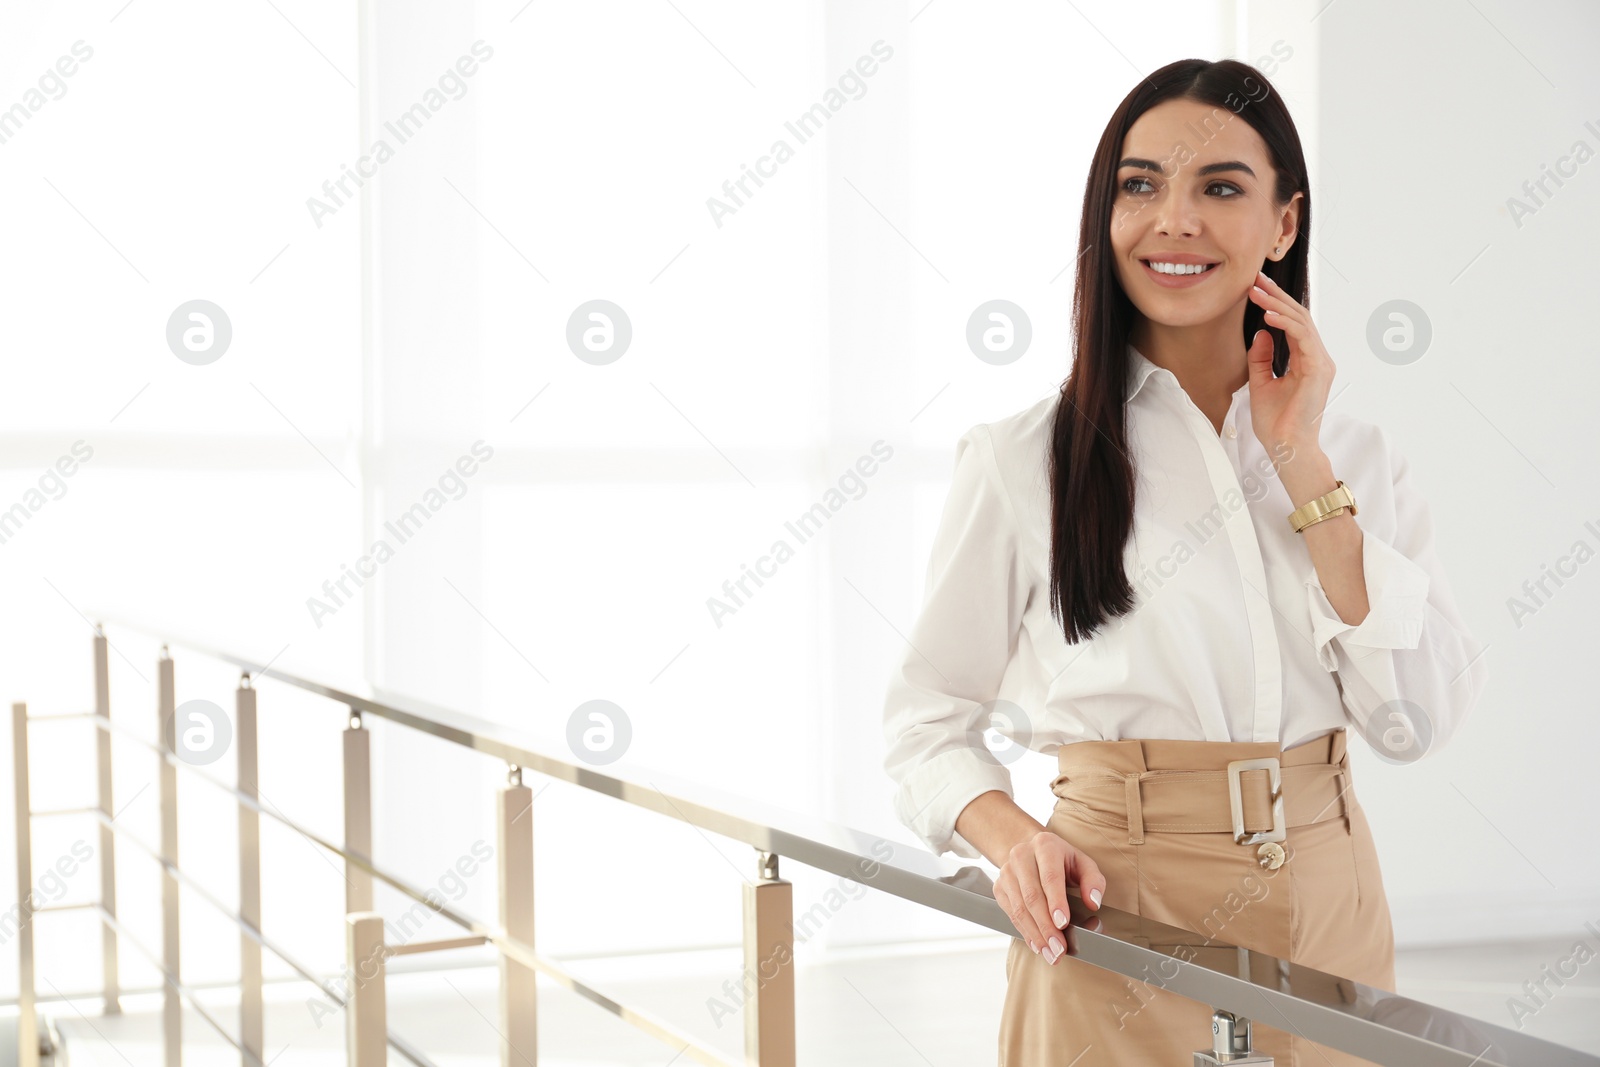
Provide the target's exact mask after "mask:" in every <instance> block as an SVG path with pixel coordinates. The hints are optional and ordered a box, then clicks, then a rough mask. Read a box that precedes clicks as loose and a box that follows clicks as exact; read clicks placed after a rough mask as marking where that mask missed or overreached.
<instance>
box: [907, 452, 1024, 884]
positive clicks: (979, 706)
mask: <svg viewBox="0 0 1600 1067" xmlns="http://www.w3.org/2000/svg"><path fill="white" fill-rule="evenodd" d="M1015 531H1016V516H1015V512H1014V511H1013V509H1012V505H1011V500H1010V497H1009V496H1008V495H1007V493H1006V490H1005V485H1004V482H1003V481H1002V479H1001V475H1000V470H999V467H998V465H997V463H996V458H995V451H994V442H993V440H992V439H991V437H990V434H989V430H988V428H987V427H986V426H984V425H982V424H980V425H978V426H974V427H972V428H971V429H969V430H968V431H967V432H966V433H965V434H963V435H962V436H961V438H960V439H959V440H958V441H957V443H956V456H955V474H954V477H953V480H952V483H951V486H950V491H949V495H948V496H947V497H946V498H945V505H944V512H943V515H942V516H941V518H940V520H939V527H938V530H937V532H936V533H935V535H934V539H933V546H932V551H931V553H930V557H929V561H928V569H927V579H926V592H925V596H924V600H923V605H922V610H921V612H920V613H919V614H918V616H917V618H916V620H915V622H914V623H913V625H912V627H911V632H910V634H909V637H908V639H907V641H906V647H905V651H904V654H903V657H902V659H901V661H900V662H899V664H898V665H897V667H896V668H895V670H894V672H893V674H892V676H891V678H890V681H889V686H888V693H887V697H886V700H885V703H884V720H883V725H884V735H885V738H886V739H887V742H888V751H887V754H886V757H885V759H884V769H885V770H886V771H887V772H888V773H889V776H890V777H891V778H893V779H894V781H895V782H896V783H897V785H898V788H897V790H896V792H895V797H894V807H895V814H896V815H897V816H898V817H899V819H900V821H901V822H902V823H903V824H904V825H905V826H906V827H908V828H909V829H910V830H911V831H912V832H913V833H915V834H916V835H917V836H918V837H919V838H921V839H922V841H923V842H924V843H926V844H927V846H928V847H929V848H930V849H932V850H933V852H934V853H935V854H936V855H937V854H940V853H943V852H954V853H955V854H956V855H958V856H963V857H966V858H969V859H979V858H982V853H980V852H979V851H978V850H977V848H975V847H974V846H973V845H972V844H971V843H970V842H969V841H967V840H966V839H965V838H964V837H962V836H961V835H960V834H958V833H956V830H955V822H956V817H957V816H958V815H960V814H961V811H962V809H964V808H965V807H966V806H967V805H968V804H969V803H970V802H971V801H972V800H973V799H974V798H976V797H978V796H980V795H982V794H983V793H986V792H989V791H990V790H999V791H1001V792H1003V793H1005V794H1006V795H1007V796H1013V795H1014V794H1013V793H1012V784H1011V772H1010V771H1009V770H1008V769H1007V768H1006V766H1005V765H1004V764H1002V763H1001V762H1000V761H999V760H997V759H996V758H995V757H994V755H993V754H992V753H991V752H990V751H989V749H988V747H987V746H986V745H985V744H984V743H983V732H984V730H985V729H987V728H988V725H989V723H988V721H987V717H986V716H985V715H984V713H983V705H984V704H986V703H987V702H989V701H992V700H994V699H995V697H996V695H997V693H998V691H999V687H1000V683H1001V679H1002V677H1003V676H1004V674H1005V669H1006V665H1007V662H1008V661H1009V659H1010V657H1011V654H1012V651H1013V649H1014V648H1015V644H1016V638H1017V634H1018V632H1019V630H1020V628H1021V625H1022V613H1023V609H1024V607H1025V606H1026V604H1027V598H1028V592H1029V589H1028V586H1029V582H1028V580H1027V579H1026V577H1025V568H1024V566H1023V563H1022V561H1021V559H1020V557H1019V553H1018V548H1017V538H1016V533H1015Z"/></svg>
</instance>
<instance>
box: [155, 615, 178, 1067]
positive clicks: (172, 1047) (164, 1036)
mask: <svg viewBox="0 0 1600 1067" xmlns="http://www.w3.org/2000/svg"><path fill="white" fill-rule="evenodd" d="M156 669H157V676H158V678H159V682H158V690H157V692H158V694H159V695H158V697H157V700H156V718H157V719H158V724H157V725H158V727H159V733H158V735H157V736H158V737H159V738H160V745H161V753H162V755H161V758H160V759H158V760H157V762H158V763H159V764H160V767H159V769H158V773H159V775H160V781H161V786H160V798H161V858H162V859H163V860H165V861H166V862H167V863H170V864H171V865H172V867H173V868H174V869H176V868H177V867H178V768H177V767H175V766H174V765H173V764H172V761H171V759H169V758H168V757H172V756H176V755H177V752H178V732H177V712H178V704H177V690H176V688H175V687H174V685H173V680H172V653H171V652H170V651H168V649H167V646H166V645H162V646H161V658H160V660H159V661H158V662H157V664H156ZM181 964H182V953H181V952H180V950H179V941H178V878H177V876H176V875H174V874H172V873H170V872H169V871H167V870H165V869H163V870H162V872H161V965H162V966H163V967H165V968H166V970H167V973H168V974H169V975H171V976H172V982H164V983H162V989H161V1043H162V1050H163V1054H164V1057H165V1059H164V1062H165V1063H166V1067H181V1064H182V1063H183V1001H182V1000H181V999H179V997H178V990H177V988H176V987H175V986H174V985H173V982H180V981H182V980H183V972H182V968H181Z"/></svg>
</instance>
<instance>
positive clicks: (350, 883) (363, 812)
mask: <svg viewBox="0 0 1600 1067" xmlns="http://www.w3.org/2000/svg"><path fill="white" fill-rule="evenodd" d="M371 741H372V734H371V732H369V731H367V730H363V729H362V728H361V713H360V712H359V711H357V710H355V709H354V708H351V709H350V721H349V724H348V725H347V726H346V727H345V730H344V847H345V850H346V851H354V852H359V853H361V855H363V856H366V857H367V858H369V859H370V858H372V744H371ZM344 881H345V891H344V901H345V904H344V910H345V912H346V914H348V913H350V912H356V911H371V910H372V874H371V872H369V871H367V870H365V869H363V868H361V867H359V866H357V865H356V864H354V863H351V862H350V861H349V860H345V861H344Z"/></svg>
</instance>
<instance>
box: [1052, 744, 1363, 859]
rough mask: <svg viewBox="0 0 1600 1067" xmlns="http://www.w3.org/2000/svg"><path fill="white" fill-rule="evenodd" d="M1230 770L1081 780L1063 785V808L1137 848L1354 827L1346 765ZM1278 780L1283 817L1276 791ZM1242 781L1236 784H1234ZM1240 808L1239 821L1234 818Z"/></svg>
mask: <svg viewBox="0 0 1600 1067" xmlns="http://www.w3.org/2000/svg"><path fill="white" fill-rule="evenodd" d="M1237 762H1238V763H1239V764H1243V765H1245V766H1238V767H1236V768H1235V769H1234V770H1233V772H1232V773H1230V772H1229V770H1205V771H1180V770H1155V771H1151V770H1145V771H1126V772H1122V773H1096V772H1090V773H1086V774H1078V775H1074V776H1072V777H1070V778H1067V779H1066V780H1064V781H1063V780H1058V781H1057V782H1056V783H1055V785H1054V787H1053V788H1054V791H1055V794H1056V796H1057V797H1059V798H1060V801H1059V803H1060V805H1063V806H1067V807H1070V808H1072V809H1073V810H1075V811H1077V812H1079V813H1080V814H1082V815H1083V816H1084V817H1085V818H1087V819H1090V820H1091V821H1094V822H1097V823H1100V824H1101V825H1103V826H1109V827H1114V828H1116V829H1119V830H1120V829H1124V828H1125V829H1127V831H1128V841H1129V843H1130V844H1140V843H1142V842H1143V840H1144V834H1145V832H1146V831H1149V832H1151V833H1176V834H1204V833H1229V834H1233V835H1234V836H1235V839H1236V840H1238V841H1239V843H1240V844H1254V843H1256V842H1257V841H1265V840H1280V841H1281V840H1282V839H1283V838H1282V834H1281V831H1282V830H1285V829H1288V828H1289V827H1294V826H1306V825H1310V824H1313V823H1319V822H1324V821H1326V820H1328V819H1335V818H1344V819H1345V821H1346V826H1348V825H1349V808H1348V803H1347V796H1346V794H1347V793H1348V789H1349V768H1348V765H1347V764H1343V763H1339V764H1329V763H1320V764H1302V765H1300V766H1290V767H1272V766H1248V765H1250V764H1263V763H1272V764H1276V763H1277V762H1278V761H1277V760H1261V759H1256V760H1241V761H1237ZM1275 773H1276V774H1277V775H1278V776H1279V793H1280V795H1281V800H1282V809H1281V812H1282V813H1281V816H1280V817H1278V818H1275V817H1274V814H1275V813H1274V808H1275V806H1276V805H1275V803H1274V802H1275V800H1276V799H1278V798H1276V797H1274V795H1273V790H1272V782H1273V776H1274V774H1275ZM1235 781H1236V785H1235ZM1236 804H1237V811H1238V816H1239V817H1238V818H1236V816H1235V810H1236Z"/></svg>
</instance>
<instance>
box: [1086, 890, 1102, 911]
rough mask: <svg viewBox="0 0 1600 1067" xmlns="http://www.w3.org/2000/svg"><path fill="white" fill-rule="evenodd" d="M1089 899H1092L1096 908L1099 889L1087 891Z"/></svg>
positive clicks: (1098, 899)
mask: <svg viewBox="0 0 1600 1067" xmlns="http://www.w3.org/2000/svg"><path fill="white" fill-rule="evenodd" d="M1089 899H1090V900H1092V901H1094V906H1095V907H1097V908H1098V907H1099V906H1100V890H1098V889H1091V890H1090V891H1089Z"/></svg>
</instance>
